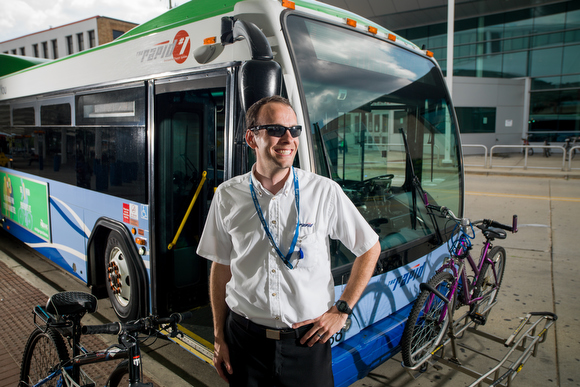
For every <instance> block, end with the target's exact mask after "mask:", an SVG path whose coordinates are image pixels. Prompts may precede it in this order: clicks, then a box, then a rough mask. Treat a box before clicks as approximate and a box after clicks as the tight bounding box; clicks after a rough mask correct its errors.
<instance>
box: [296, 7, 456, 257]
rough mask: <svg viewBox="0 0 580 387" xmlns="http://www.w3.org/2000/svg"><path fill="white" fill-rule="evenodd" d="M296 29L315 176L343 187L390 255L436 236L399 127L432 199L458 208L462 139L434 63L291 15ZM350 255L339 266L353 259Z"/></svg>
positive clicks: (413, 163) (365, 37) (388, 45)
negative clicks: (320, 176)
mask: <svg viewBox="0 0 580 387" xmlns="http://www.w3.org/2000/svg"><path fill="white" fill-rule="evenodd" d="M288 30H289V35H290V38H291V41H292V47H293V49H294V54H295V60H296V63H297V66H298V72H299V75H300V78H301V82H302V85H303V92H304V95H305V98H306V99H305V101H306V104H307V106H306V109H307V110H308V120H309V123H308V122H306V123H305V126H306V127H308V125H309V126H310V135H311V138H312V141H313V144H314V149H315V153H316V156H317V171H318V172H319V173H321V174H326V175H327V176H329V177H331V178H332V179H333V180H335V181H336V182H338V183H339V184H340V185H341V186H342V189H343V190H344V192H345V193H346V194H347V195H348V196H349V198H350V199H351V200H352V201H353V202H354V204H355V205H356V206H357V208H358V209H359V211H360V212H361V213H362V214H363V216H365V218H366V219H367V221H368V222H369V224H371V226H372V227H373V228H374V229H375V230H376V231H377V233H378V234H379V236H380V242H381V247H382V249H383V250H386V249H389V248H393V247H396V246H399V245H404V244H406V243H409V242H412V241H416V240H419V239H420V238H424V237H433V235H434V233H435V229H434V225H433V223H432V222H433V220H432V219H431V218H430V217H429V216H427V214H426V212H425V207H424V205H423V203H422V200H421V198H419V197H417V190H416V189H415V187H414V186H413V184H412V174H411V173H412V172H411V169H410V167H409V164H407V162H406V160H407V154H406V152H405V148H404V146H403V138H402V136H401V134H400V130H401V129H402V130H403V131H404V132H405V133H406V136H407V138H408V141H409V144H410V145H409V148H410V149H409V152H410V154H411V159H412V165H413V167H414V171H415V173H416V175H417V177H418V178H419V180H420V181H421V184H422V186H423V188H424V189H425V190H426V191H427V192H428V195H429V198H430V199H429V200H430V202H433V203H438V204H440V205H445V206H447V207H449V208H451V209H453V211H460V209H461V200H462V199H461V184H462V182H461V181H460V179H459V176H460V151H459V144H458V137H457V131H456V126H455V122H454V119H453V114H452V113H451V111H450V105H449V100H448V95H447V90H446V88H445V85H444V82H443V79H442V77H441V73H440V71H439V70H438V69H437V67H436V65H435V64H433V63H432V62H431V61H429V60H427V58H425V57H421V56H420V55H418V54H416V53H413V52H410V51H407V50H405V49H402V48H400V47H397V46H396V45H393V44H390V43H387V42H384V41H381V40H378V39H374V38H370V37H368V36H366V35H363V34H359V33H356V32H352V31H347V30H344V29H341V28H339V27H335V26H332V25H327V24H324V23H320V22H315V21H311V20H305V19H303V18H300V17H298V16H289V17H288ZM344 47H348V48H349V49H348V50H344ZM344 250H345V249H342V250H341V253H340V254H338V258H336V260H337V261H336V262H334V264H335V265H339V264H344V263H348V261H349V260H350V259H352V257H349V258H346V256H348V253H347V252H345V251H344ZM342 254H344V255H342Z"/></svg>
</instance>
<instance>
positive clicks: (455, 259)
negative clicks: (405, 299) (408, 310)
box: [427, 236, 497, 323]
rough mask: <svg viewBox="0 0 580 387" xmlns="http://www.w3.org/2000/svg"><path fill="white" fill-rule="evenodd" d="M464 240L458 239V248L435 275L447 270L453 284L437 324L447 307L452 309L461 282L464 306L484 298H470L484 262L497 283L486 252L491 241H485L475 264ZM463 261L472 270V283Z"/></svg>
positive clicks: (445, 313) (491, 261)
mask: <svg viewBox="0 0 580 387" xmlns="http://www.w3.org/2000/svg"><path fill="white" fill-rule="evenodd" d="M465 238H466V237H465V236H461V237H460V239H459V246H458V248H457V249H456V250H455V252H454V253H453V254H452V255H451V256H450V257H449V258H447V259H446V260H445V262H444V263H443V265H442V266H441V267H440V268H439V269H438V270H437V273H439V272H442V271H445V270H448V271H450V272H451V274H452V275H453V282H452V285H451V291H450V293H449V295H450V297H449V302H447V303H446V305H445V307H444V308H443V312H442V313H441V316H440V317H439V323H442V322H443V320H444V319H445V317H446V316H447V313H448V310H449V307H453V305H451V303H452V300H453V299H454V298H455V294H456V292H457V289H458V287H459V284H460V282H461V284H463V286H462V289H461V290H462V292H463V297H464V298H463V300H464V302H463V303H464V304H465V305H472V304H474V303H476V302H478V301H479V300H481V299H482V298H483V297H484V296H485V294H484V295H480V296H479V297H475V298H472V297H471V291H472V290H473V286H474V284H475V283H477V279H478V278H479V276H480V274H481V270H482V268H483V264H484V263H485V262H489V264H490V265H491V268H492V272H493V275H494V280H495V281H494V282H497V271H496V268H495V262H494V261H493V260H491V259H490V258H489V257H488V252H489V251H490V250H491V248H492V247H493V246H492V243H491V241H490V240H489V239H486V241H485V243H484V246H483V249H482V254H481V257H480V260H479V263H478V264H476V263H475V261H474V259H473V257H472V256H471V254H470V253H469V251H470V250H471V246H469V247H467V248H466V247H465V246H466V245H468V244H467V243H465ZM465 259H467V263H468V264H469V266H470V267H471V269H472V270H473V273H474V277H473V280H472V281H470V280H469V278H467V271H466V268H465ZM458 279H459V280H458ZM430 304H431V301H430V302H429V303H428V304H427V308H429V307H430V306H431V305H430Z"/></svg>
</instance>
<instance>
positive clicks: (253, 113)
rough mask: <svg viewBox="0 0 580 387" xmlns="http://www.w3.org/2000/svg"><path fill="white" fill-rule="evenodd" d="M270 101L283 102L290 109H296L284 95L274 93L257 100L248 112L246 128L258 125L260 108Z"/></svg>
mask: <svg viewBox="0 0 580 387" xmlns="http://www.w3.org/2000/svg"><path fill="white" fill-rule="evenodd" d="M269 103H281V104H283V105H286V106H288V107H290V109H292V110H294V108H293V107H292V105H291V104H290V101H288V100H287V99H286V98H284V97H280V96H279V95H273V96H271V97H265V98H262V99H261V100H259V101H257V102H255V103H254V104H253V105H252V106H250V108H249V109H248V111H247V112H246V128H248V129H251V128H254V127H256V126H257V125H258V116H259V115H260V109H262V107H264V106H266V105H267V104H269Z"/></svg>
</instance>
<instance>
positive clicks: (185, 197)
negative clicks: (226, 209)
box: [151, 70, 229, 314]
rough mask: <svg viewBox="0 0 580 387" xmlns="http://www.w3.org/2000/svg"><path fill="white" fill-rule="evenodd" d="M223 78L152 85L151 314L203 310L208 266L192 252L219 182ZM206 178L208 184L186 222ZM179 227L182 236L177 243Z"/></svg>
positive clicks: (205, 77)
mask: <svg viewBox="0 0 580 387" xmlns="http://www.w3.org/2000/svg"><path fill="white" fill-rule="evenodd" d="M228 79H229V78H228V76H227V74H226V71H225V70H222V71H221V72H219V73H215V74H208V73H204V74H200V75H196V76H188V77H186V78H180V79H168V80H162V81H157V82H156V83H155V101H154V105H155V110H154V116H155V127H154V134H153V138H154V145H153V155H154V156H153V163H154V172H153V174H154V178H153V179H154V180H152V181H153V182H154V183H153V184H155V188H154V192H155V193H154V199H153V201H152V202H153V206H152V207H153V213H154V221H153V230H154V235H155V248H154V250H155V251H154V252H153V257H152V265H151V267H152V270H151V278H152V281H151V282H152V287H153V289H152V297H153V311H154V313H161V314H165V313H166V312H172V311H183V310H187V309H191V308H193V307H196V306H202V305H207V304H208V300H209V297H208V283H207V278H208V267H209V266H208V262H207V260H206V259H204V258H201V257H199V256H198V255H197V254H196V249H197V245H198V241H199V238H200V236H201V233H202V230H203V227H204V224H205V218H206V215H207V212H208V210H209V205H210V202H211V199H212V197H213V194H214V188H215V187H217V186H218V185H219V184H220V183H221V182H222V181H223V180H224V125H225V117H226V115H225V110H226V98H225V96H226V83H227V80H228ZM204 172H205V173H206V174H207V178H206V180H205V182H204V183H203V185H202V186H201V190H200V194H199V196H198V198H197V200H196V201H195V203H194V204H193V207H192V209H191V212H190V214H189V216H188V217H186V213H187V211H188V208H189V207H190V205H191V202H192V199H193V197H194V195H195V192H196V191H197V189H198V187H199V186H200V184H202V177H203V174H204ZM180 227H181V228H182V230H181V233H180V234H179V236H178V237H176V235H178V230H179V229H180ZM173 243H174V244H173ZM170 244H173V245H172V247H169V245H170Z"/></svg>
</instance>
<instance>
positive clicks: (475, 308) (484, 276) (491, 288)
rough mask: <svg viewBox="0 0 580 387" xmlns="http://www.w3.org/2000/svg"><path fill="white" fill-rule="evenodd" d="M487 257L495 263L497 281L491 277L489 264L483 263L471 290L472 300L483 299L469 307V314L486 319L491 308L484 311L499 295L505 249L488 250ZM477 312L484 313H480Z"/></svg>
mask: <svg viewBox="0 0 580 387" xmlns="http://www.w3.org/2000/svg"><path fill="white" fill-rule="evenodd" d="M488 256H489V257H491V258H490V259H491V260H492V261H493V262H495V267H496V274H497V281H496V280H495V278H494V275H493V268H492V266H491V264H490V263H489V262H487V261H486V262H484V263H483V265H482V267H481V273H480V274H479V278H478V279H477V282H476V283H475V287H474V288H473V295H472V298H477V297H481V296H482V295H483V298H482V299H481V300H479V301H477V302H476V303H474V304H473V305H471V308H470V309H471V312H472V313H477V314H479V315H481V316H483V317H484V318H485V319H487V316H489V313H490V312H491V308H490V309H488V310H487V311H485V310H486V309H487V308H488V307H489V306H490V305H491V304H493V303H494V302H495V300H497V295H498V293H499V288H500V286H501V283H502V281H503V274H504V272H505V262H506V252H505V249H504V248H503V247H501V246H495V247H494V248H492V249H491V250H490V252H489V253H488ZM479 311H485V312H483V313H480V312H479Z"/></svg>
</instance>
